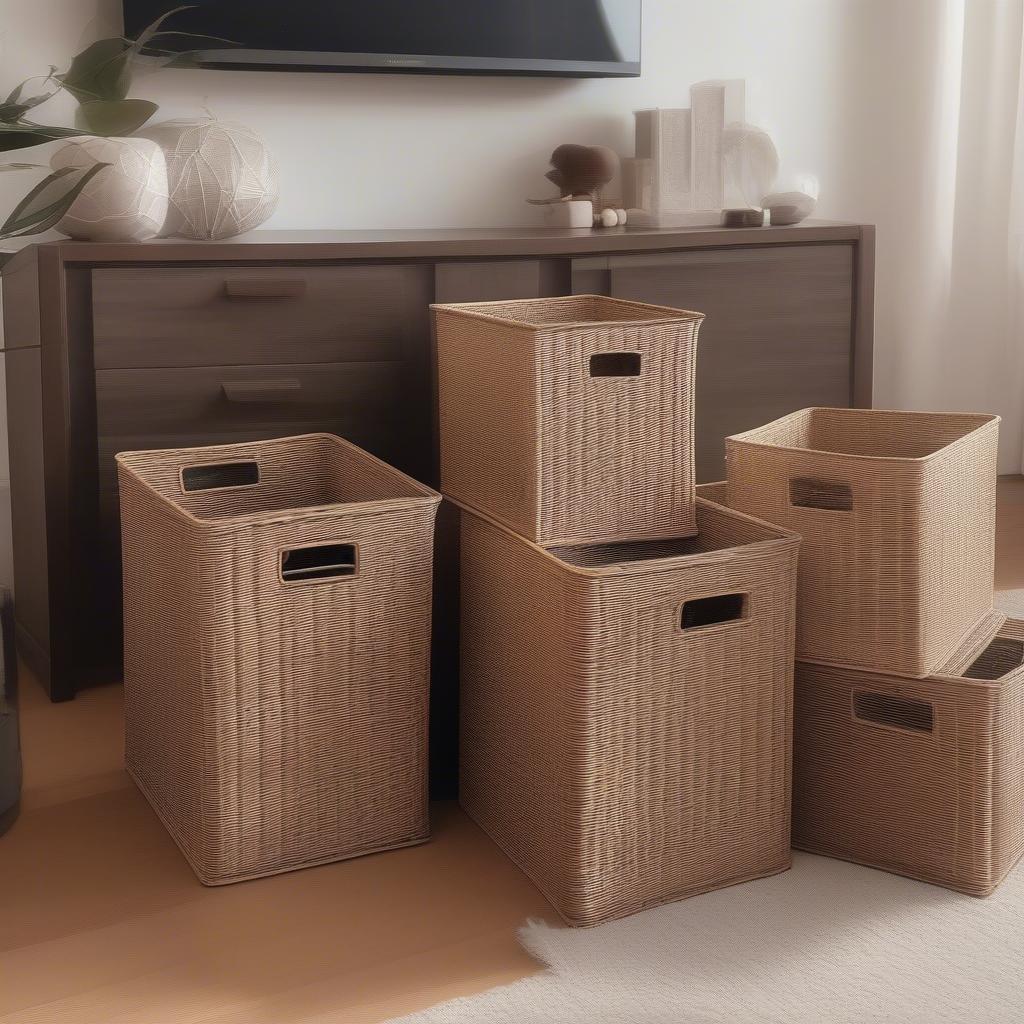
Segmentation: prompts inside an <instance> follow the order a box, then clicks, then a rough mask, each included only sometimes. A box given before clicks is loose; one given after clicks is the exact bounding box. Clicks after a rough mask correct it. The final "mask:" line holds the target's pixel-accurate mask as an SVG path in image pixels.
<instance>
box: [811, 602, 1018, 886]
mask: <svg viewBox="0 0 1024 1024" xmlns="http://www.w3.org/2000/svg"><path fill="white" fill-rule="evenodd" d="M997 624H998V623H997ZM793 756H794V777H793V845H794V846H797V847H800V848H801V849H804V850H810V851H812V852H814V853H822V854H827V855H828V856H831V857H840V858H842V859H844V860H852V861H857V862H859V863H861V864H869V865H871V866H872V867H878V868H884V869H885V870H887V871H893V872H895V873H897V874H901V875H909V876H910V877H912V878H920V879H923V880H925V881H928V882H934V883H936V884H938V885H944V886H946V887H947V888H950V889H956V890H959V891H961V892H965V893H970V894H971V895H974V896H985V895H987V894H988V893H990V892H992V890H993V889H995V887H996V886H997V885H998V884H999V883H1000V881H1002V879H1003V878H1004V877H1005V876H1006V874H1007V872H1008V871H1009V870H1010V868H1012V867H1013V865H1014V864H1015V863H1016V861H1017V860H1018V859H1019V858H1020V856H1021V853H1022V852H1024V622H1016V621H1009V622H1006V623H1005V625H1004V626H1003V628H1002V629H1001V630H1000V631H999V633H998V636H997V637H996V639H995V640H991V639H990V638H989V639H983V640H982V642H981V644H980V645H979V644H974V645H973V650H972V654H971V656H970V657H967V658H964V657H959V658H957V659H956V660H955V661H954V662H953V663H952V664H951V665H950V666H949V667H948V668H947V669H945V670H944V674H942V675H936V676H934V677H932V678H929V679H900V678H897V677H893V676H889V675H879V674H875V673H870V672H858V671H856V670H855V669H843V668H837V667H835V666H829V665H816V664H812V663H810V662H797V670H796V694H795V723H794V734H793Z"/></svg>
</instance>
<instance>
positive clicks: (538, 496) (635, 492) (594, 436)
mask: <svg viewBox="0 0 1024 1024" xmlns="http://www.w3.org/2000/svg"><path fill="white" fill-rule="evenodd" d="M432 308H433V310H434V316H435V324H436V334H437V369H438V403H439V413H440V424H441V482H442V490H443V491H444V493H445V494H446V495H448V496H450V497H452V498H455V499H456V500H458V501H461V502H464V503H465V504H468V505H470V506H471V507H473V508H477V509H480V510H481V511H483V512H484V513H485V514H487V515H489V516H491V517H492V518H494V519H497V520H498V521H499V522H501V523H503V524H504V525H505V526H508V527H510V528H511V529H513V530H515V531H516V532H517V533H519V534H521V535H522V536H524V537H527V538H529V539H530V540H533V541H536V542H537V543H539V544H570V543H573V544H575V543H589V542H611V541H626V540H647V539H653V538H661V537H685V536H689V535H691V534H692V533H693V532H694V530H695V529H696V526H695V523H694V507H693V506H694V493H693V486H694V475H693V474H694V470H693V416H694V402H693V390H694V368H695V361H696V345H697V331H698V328H699V327H700V321H701V319H702V316H703V314H701V313H691V312H686V311H683V310H678V309H670V308H668V307H664V306H649V305H646V304H644V303H640V302H623V301H621V300H618V299H610V298H606V297H604V296H601V295H576V296H570V297H564V298H553V299H524V300H521V301H513V302H477V303H468V304H464V305H438V306H434V307H432Z"/></svg>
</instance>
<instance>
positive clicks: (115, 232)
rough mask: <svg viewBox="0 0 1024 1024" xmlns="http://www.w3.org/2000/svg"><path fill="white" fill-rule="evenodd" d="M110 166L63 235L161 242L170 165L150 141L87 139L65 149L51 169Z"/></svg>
mask: <svg viewBox="0 0 1024 1024" xmlns="http://www.w3.org/2000/svg"><path fill="white" fill-rule="evenodd" d="M99 163H107V164H110V166H109V167H105V168H103V170H101V171H99V172H98V173H97V174H96V176H95V177H94V178H93V179H92V180H91V181H90V182H89V183H88V184H87V185H86V186H85V188H84V189H83V190H82V192H81V194H80V195H79V196H78V197H77V198H76V199H75V201H74V203H72V204H71V208H70V209H69V210H68V212H67V213H66V214H64V216H63V217H62V218H61V220H60V221H59V222H58V224H57V230H58V231H62V232H64V234H66V235H70V236H71V237H72V238H78V239H82V240H85V241H92V242H142V241H145V240H146V239H147V238H153V237H155V236H156V235H157V234H158V233H159V231H160V228H161V227H162V226H163V223H164V220H165V219H166V217H167V165H166V162H165V161H164V155H163V153H162V151H161V150H160V147H159V146H158V145H157V144H156V143H155V142H152V141H150V140H149V139H134V138H132V139H120V138H110V139H106V138H99V137H97V136H85V137H82V138H77V139H73V140H72V141H71V142H69V143H67V145H65V146H62V147H61V148H60V149H59V150H57V152H56V153H54V154H53V156H52V158H51V159H50V167H51V168H52V169H53V170H55V171H59V170H61V169H62V168H65V167H92V166H93V165H94V164H99Z"/></svg>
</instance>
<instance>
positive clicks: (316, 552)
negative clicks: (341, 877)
mask: <svg viewBox="0 0 1024 1024" xmlns="http://www.w3.org/2000/svg"><path fill="white" fill-rule="evenodd" d="M117 461H118V473H119V477H120V486H121V524H122V543H123V550H124V617H125V716H126V761H127V766H128V770H129V772H130V773H131V774H132V776H133V777H134V778H135V780H136V782H137V783H138V785H139V787H140V788H141V789H142V791H143V792H144V793H145V795H146V796H147V797H148V799H149V801H150V803H151V804H152V805H153V807H154V809H155V810H156V812H157V814H158V815H159V816H160V818H161V819H162V820H163V822H164V824H165V825H166V827H167V829H168V830H169V831H170V833H171V835H172V836H173V837H174V839H175V840H176V841H177V843H178V845H179V846H180V847H181V849H182V852H183V853H184V854H185V857H186V858H187V859H188V861H189V863H190V864H191V865H192V867H193V869H194V870H195V872H196V874H197V875H198V876H199V878H200V880H201V881H203V882H204V883H206V884H207V885H218V884H221V883H224V882H234V881H239V880H240V879H244V878H253V877H256V876H259V875H267V874H272V873H275V872H279V871H288V870H291V869H293V868H299V867H306V866H308V865H311V864H319V863H323V862H326V861H332V860H339V859H341V858H345V857H354V856H356V855H358V854H362V853H369V852H370V851H374V850H383V849H389V848H392V847H396V846H406V845H409V844H412V843H418V842H421V841H423V840H425V839H426V838H427V837H428V822H427V802H426V801H427V789H426V785H427V777H426V747H427V705H428V696H427V687H428V664H427V663H428V656H429V646H430V639H429V635H430V599H431V563H432V536H433V526H434V516H435V514H436V511H437V505H438V503H439V501H440V496H439V495H438V494H436V493H435V492H433V491H431V490H430V489H429V488H427V487H424V486H422V485H421V484H418V483H416V482H415V481H414V480H411V479H409V478H408V477H406V476H404V475H403V474H401V473H399V472H398V471H397V470H395V469H392V468H391V467H390V466H387V465H385V464H384V463H383V462H380V461H378V460H377V459H375V458H373V457H372V456H370V455H368V454H367V453H366V452H363V451H361V450H360V449H358V448H356V447H355V446H353V445H351V444H349V443H348V442H346V441H342V440H341V439H340V438H337V437H332V436H330V435H326V434H311V435H306V436H303V437H289V438H282V439H280V440H273V441H257V442H253V443H249V444H233V445H223V446H217V447H210V448H191V449H183V450H178V451H145V452H125V453H122V454H120V455H118V456H117Z"/></svg>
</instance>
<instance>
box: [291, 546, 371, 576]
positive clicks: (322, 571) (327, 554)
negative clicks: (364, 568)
mask: <svg viewBox="0 0 1024 1024" xmlns="http://www.w3.org/2000/svg"><path fill="white" fill-rule="evenodd" d="M358 568H359V561H358V555H357V552H356V546H355V544H316V545H313V546H312V547H307V548H289V549H286V550H284V551H282V552H281V582H282V583H311V582H313V581H314V580H334V579H338V578H340V577H342V576H355V574H356V572H357V570H358Z"/></svg>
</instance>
